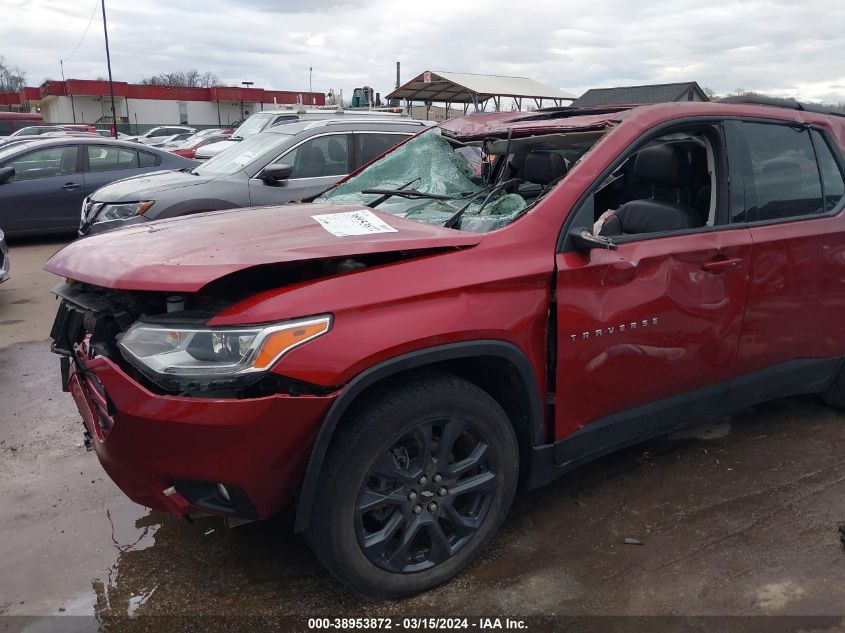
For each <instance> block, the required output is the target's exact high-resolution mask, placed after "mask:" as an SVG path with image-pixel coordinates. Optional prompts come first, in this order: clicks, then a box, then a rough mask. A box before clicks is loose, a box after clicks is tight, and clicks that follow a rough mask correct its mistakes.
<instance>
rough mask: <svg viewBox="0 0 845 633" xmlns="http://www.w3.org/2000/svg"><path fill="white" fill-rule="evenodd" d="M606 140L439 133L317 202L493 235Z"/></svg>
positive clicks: (407, 147)
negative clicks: (467, 139) (467, 137)
mask: <svg viewBox="0 0 845 633" xmlns="http://www.w3.org/2000/svg"><path fill="white" fill-rule="evenodd" d="M601 135H602V132H589V133H584V132H580V133H574V134H571V135H568V134H545V135H539V136H531V137H524V138H519V139H511V140H508V139H507V138H502V139H486V140H485V141H477V142H472V143H462V142H459V141H457V140H455V139H450V138H448V137H446V136H444V135H443V134H442V133H441V130H440V128H432V129H430V130H427V131H426V132H424V133H422V134H420V135H418V136H416V137H415V138H413V139H411V140H410V141H408V142H407V143H405V144H404V145H402V146H401V147H398V148H397V149H396V150H394V151H392V152H390V153H388V154H386V155H385V156H384V157H383V158H381V159H379V160H377V161H376V162H374V163H373V164H372V165H370V166H369V167H367V168H366V169H365V170H364V171H362V172H361V173H360V174H358V175H357V176H354V177H353V178H350V179H349V180H347V181H346V182H344V183H342V184H340V185H338V186H336V187H334V188H332V189H330V190H329V191H327V192H325V193H324V194H323V195H321V196H320V197H318V198H317V199H316V200H315V201H314V202H330V203H332V204H348V205H356V206H362V205H363V206H368V207H372V208H378V210H379V211H384V212H387V213H393V214H395V215H399V216H402V217H404V218H407V219H409V220H418V221H420V222H427V223H430V224H438V225H440V226H446V227H449V228H456V229H460V230H463V231H472V232H475V233H486V232H488V231H493V230H495V229H499V228H501V227H503V226H507V225H508V224H510V223H511V222H513V221H514V220H516V219H517V218H518V217H520V216H521V215H522V214H523V213H525V212H526V211H527V210H528V209H530V207H531V206H532V205H533V204H534V203H535V202H537V201H538V200H539V199H540V198H541V197H542V196H543V195H545V194H546V193H548V192H549V191H551V189H552V188H553V187H554V186H555V185H556V184H557V183H558V182H559V181H560V180H562V179H563V177H564V176H565V175H566V173H567V171H568V169H569V168H570V166H571V165H574V163H575V162H576V161H577V160H578V159H579V158H580V157H581V156H582V155H583V154H584V153H585V152H586V151H587V149H589V148H590V147H591V146H592V145H593V144H594V143H595V142H596V140H598V138H600V136H601ZM570 137H571V138H570Z"/></svg>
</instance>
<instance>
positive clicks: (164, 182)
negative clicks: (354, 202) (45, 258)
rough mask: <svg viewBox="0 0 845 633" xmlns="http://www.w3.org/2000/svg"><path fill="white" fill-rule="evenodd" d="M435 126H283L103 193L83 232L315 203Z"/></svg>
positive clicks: (89, 206) (404, 122) (372, 122)
mask: <svg viewBox="0 0 845 633" xmlns="http://www.w3.org/2000/svg"><path fill="white" fill-rule="evenodd" d="M429 125H430V124H429V123H428V122H425V121H414V120H410V119H398V118H397V119H395V120H391V119H384V120H380V119H376V118H370V119H366V120H365V119H352V120H350V119H328V120H322V121H298V122H294V123H287V124H285V125H279V126H276V127H273V128H270V129H268V130H265V131H264V132H260V133H258V134H255V135H253V136H250V137H249V138H247V139H244V140H243V141H240V142H239V143H236V144H234V145H232V146H231V147H230V148H228V149H227V150H226V151H224V152H223V153H221V154H218V155H217V156H215V157H214V158H212V159H210V160H208V161H207V162H205V163H203V164H201V165H199V166H198V167H196V168H194V169H187V170H180V171H162V172H156V173H153V174H147V175H144V176H142V177H140V178H127V179H125V180H120V181H118V182H114V183H112V184H110V185H106V186H105V187H102V188H101V189H98V190H97V191H95V192H94V193H92V194H91V195H90V196H89V197H88V198H86V200H85V201H84V203H83V208H82V218H81V222H80V227H79V233H80V235H87V234H89V233H100V232H102V231H107V230H110V229H113V228H117V227H121V226H126V225H130V224H138V223H143V222H147V221H149V220H156V219H161V218H172V217H177V216H182V215H188V214H192V213H200V212H203V211H216V210H220V209H232V208H236V207H255V206H261V205H270V204H282V203H286V202H293V201H298V200H302V199H304V198H309V197H312V196H315V195H317V194H319V193H321V192H322V191H324V190H325V189H327V188H328V187H330V186H331V185H333V184H334V183H336V182H337V181H338V180H340V179H341V178H343V177H344V176H346V175H347V174H349V173H351V172H353V171H355V170H356V169H358V168H359V167H361V166H363V165H365V164H366V163H368V162H370V160H372V159H373V158H375V157H376V156H378V155H380V154H382V153H383V152H385V151H387V150H388V149H390V148H391V147H393V146H394V145H397V144H398V143H400V142H401V141H403V140H405V139H406V138H408V137H409V136H412V135H414V134H416V133H418V132H421V131H422V130H424V129H426V128H427V127H428V126H429Z"/></svg>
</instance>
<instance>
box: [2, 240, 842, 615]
mask: <svg viewBox="0 0 845 633" xmlns="http://www.w3.org/2000/svg"><path fill="white" fill-rule="evenodd" d="M58 245H59V244H57V243H47V244H45V243H38V242H30V243H24V244H18V245H16V244H12V253H11V254H12V261H13V271H12V272H13V278H12V280H11V281H10V282H8V283H7V284H3V285H0V535H2V538H0V615H31V616H36V615H38V616H48V615H57V614H61V615H71V614H79V615H96V616H98V618H99V620H98V621H99V622H105V621H107V619H108V618H109V617H110V616H122V615H135V616H145V615H199V614H203V615H231V614H240V615H256V616H261V615H263V616H282V615H296V616H309V617H310V616H320V615H325V616H332V617H333V616H337V615H345V616H353V615H366V616H369V617H376V616H380V615H391V616H394V617H396V616H399V617H401V616H405V615H409V614H423V613H424V614H427V615H448V614H464V615H467V614H476V615H480V614H484V615H500V616H504V615H511V616H513V615H523V616H529V615H556V614H563V615H568V616H572V615H579V614H583V615H592V614H604V615H607V614H615V615H671V614H680V615H758V614H771V615H828V616H837V617H839V616H841V617H843V618H845V552H844V551H843V545H842V542H841V541H840V537H839V532H838V530H837V528H838V526H839V525H840V524H843V523H845V414H843V413H838V412H836V411H833V410H832V409H829V408H827V407H825V406H824V405H823V404H822V403H821V402H820V401H819V400H817V399H815V398H811V397H806V398H790V399H785V400H781V401H777V402H774V403H770V404H767V405H764V406H759V407H756V408H754V409H749V410H747V411H743V412H742V413H740V414H737V415H734V416H731V417H729V418H724V419H721V420H716V421H714V422H713V423H711V424H708V425H704V426H700V427H696V428H695V429H692V430H691V431H688V432H685V433H683V434H678V435H675V436H673V437H670V438H665V439H661V440H657V441H653V442H650V443H648V444H645V445H641V446H637V447H635V448H632V449H629V450H627V451H624V452H622V453H620V454H617V455H613V456H610V457H607V458H604V459H602V460H600V461H598V462H596V463H593V464H591V465H588V466H586V467H584V468H581V469H580V470H578V471H576V472H574V473H571V474H569V475H567V476H566V477H565V478H564V479H562V480H559V481H558V482H556V483H554V484H552V485H550V486H548V487H546V488H544V489H542V490H538V491H534V492H531V493H527V494H523V495H522V496H521V497H520V499H519V500H518V502H517V504H516V506H515V508H514V510H513V511H512V513H511V515H510V518H509V520H508V521H507V523H506V525H505V527H504V529H503V531H502V532H501V534H500V536H499V537H498V538H497V539H496V541H495V542H494V544H493V546H492V547H491V548H490V550H488V551H487V552H486V553H485V554H484V555H483V556H482V557H481V559H480V560H479V561H477V562H476V563H475V564H474V565H473V566H472V567H471V568H470V569H469V570H468V571H467V572H465V573H464V574H462V575H461V576H460V577H458V578H457V579H455V580H454V581H453V582H451V583H449V584H447V585H445V586H443V587H440V588H438V589H435V590H433V591H430V592H428V593H426V594H423V595H420V596H417V597H414V598H411V599H408V600H404V601H399V602H391V603H367V602H364V601H362V600H361V599H360V598H358V597H357V596H355V595H353V594H351V593H349V592H348V591H346V590H345V589H344V588H343V587H341V586H340V585H339V584H338V583H337V582H335V581H334V580H333V579H332V578H331V577H330V576H329V575H328V574H327V573H326V572H325V571H324V570H323V568H322V567H321V566H320V565H319V564H318V562H317V561H316V559H315V557H314V556H313V555H312V554H311V552H310V551H309V550H308V548H307V546H306V544H305V542H304V541H303V539H302V538H301V537H299V536H297V535H294V534H293V532H292V516H291V514H290V513H283V514H282V515H280V516H278V517H276V518H274V519H272V520H270V521H266V522H261V523H255V524H249V525H244V526H241V527H238V528H235V529H227V528H224V527H223V526H222V524H221V523H220V522H218V521H216V520H213V519H204V520H200V521H197V522H196V523H194V524H188V523H186V522H182V521H179V520H176V519H173V518H170V517H168V516H165V515H162V514H160V513H157V512H151V511H149V510H147V509H145V508H142V507H140V506H137V505H135V504H133V503H131V502H130V501H128V500H127V499H125V498H124V497H123V496H122V494H121V493H120V491H119V490H118V489H117V488H116V487H115V486H114V484H112V483H111V482H110V481H109V479H108V478H107V477H106V476H105V474H104V473H103V472H102V470H101V468H100V466H99V464H98V463H97V460H96V457H95V456H94V454H93V453H87V452H86V451H85V449H84V447H83V446H82V435H81V425H80V422H79V420H78V416H77V414H76V411H75V408H74V405H73V402H72V400H71V399H70V397H69V396H68V395H67V394H64V393H62V391H61V389H60V386H59V378H58V361H57V357H55V356H54V355H52V354H51V353H50V351H49V344H48V342H47V341H46V335H47V333H48V332H49V327H50V323H51V321H52V316H53V313H54V311H55V301H54V300H53V299H52V298H51V296H50V295H49V294H48V292H47V291H48V289H49V288H50V287H52V285H54V281H55V280H53V279H52V278H50V276H49V275H46V273H40V272H39V271H38V267H39V266H40V264H41V263H42V262H43V260H44V259H45V258H46V257H47V256H48V255H49V254H50V253H51V252H53V251H54V250H55V249H56V248H57V247H58ZM22 301H25V303H22ZM626 538H628V539H635V540H637V541H639V542H641V543H642V544H641V545H634V544H625V539H626ZM0 620H2V619H0ZM68 626H69V628H72V627H70V621H68ZM152 628H157V627H156V626H152ZM160 628H161V629H162V630H169V629H170V624H169V623H168V621H166V620H162V621H161V627H160ZM0 629H2V622H0Z"/></svg>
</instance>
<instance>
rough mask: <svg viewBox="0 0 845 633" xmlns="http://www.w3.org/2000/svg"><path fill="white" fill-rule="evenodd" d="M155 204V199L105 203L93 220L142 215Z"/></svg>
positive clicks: (99, 220)
mask: <svg viewBox="0 0 845 633" xmlns="http://www.w3.org/2000/svg"><path fill="white" fill-rule="evenodd" d="M154 204H155V200H147V201H146V202H126V203H123V204H106V205H103V208H102V209H100V212H99V213H98V214H97V219H96V220H95V222H105V221H106V220H124V219H126V218H132V217H135V216H136V215H144V213H146V212H147V210H149V208H150V207H151V206H153V205H154Z"/></svg>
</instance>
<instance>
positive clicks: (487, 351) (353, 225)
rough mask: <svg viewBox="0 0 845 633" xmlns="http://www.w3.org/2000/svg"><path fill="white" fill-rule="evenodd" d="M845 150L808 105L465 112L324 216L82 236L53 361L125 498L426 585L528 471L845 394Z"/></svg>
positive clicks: (837, 130)
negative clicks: (776, 401) (794, 401)
mask: <svg viewBox="0 0 845 633" xmlns="http://www.w3.org/2000/svg"><path fill="white" fill-rule="evenodd" d="M843 147H845V118H840V117H837V116H834V115H831V114H828V113H822V112H816V111H812V110H810V109H808V108H807V107H804V106H801V105H800V104H795V105H794V107H793V108H788V107H770V106H765V105H760V104H728V103H673V104H664V105H654V106H644V107H628V108H619V107H617V108H604V109H572V108H564V109H554V110H543V111H537V112H529V113H525V112H522V113H514V112H507V113H495V114H479V115H472V116H468V117H464V118H462V119H457V120H452V121H448V122H446V123H444V124H442V125H441V126H439V127H435V128H430V129H427V130H426V131H424V132H422V133H421V134H418V135H417V136H415V137H413V138H411V139H410V140H408V141H406V142H404V143H403V144H401V145H399V146H397V147H396V148H395V149H393V150H391V151H389V152H387V153H385V154H384V155H382V156H381V157H380V158H378V159H376V160H375V161H374V162H372V163H370V164H369V165H368V166H366V167H364V168H363V169H362V170H359V171H358V172H357V173H355V174H353V175H351V176H350V177H348V178H347V179H345V180H344V181H342V182H341V183H340V184H338V185H336V186H334V187H333V188H331V189H329V190H328V191H327V192H325V193H324V194H322V195H321V196H320V197H318V198H317V199H316V200H313V201H312V202H311V203H309V204H299V205H296V204H294V205H285V206H276V207H262V208H254V209H248V210H245V211H244V210H230V211H218V212H210V213H206V214H203V215H201V216H194V217H185V218H176V219H172V220H163V221H159V222H153V223H150V224H147V225H144V226H135V227H129V228H126V229H124V230H120V231H117V232H113V233H106V234H103V235H97V236H94V237H89V238H85V239H82V240H78V241H76V242H74V243H73V244H71V245H70V246H68V247H66V248H65V249H64V250H62V251H60V252H59V253H58V254H56V255H55V256H54V257H53V258H52V259H51V260H50V261H49V262H48V263H47V265H46V269H47V270H49V271H51V272H53V273H55V274H56V275H59V276H60V277H62V278H64V279H65V280H63V281H62V283H61V284H60V285H59V286H58V287H57V288H56V292H57V294H58V295H59V296H60V297H61V298H62V303H61V307H60V308H59V312H58V315H57V318H56V322H55V325H54V327H53V331H52V337H53V339H54V344H53V349H54V351H55V352H57V353H58V354H60V355H61V356H62V358H61V367H62V381H63V384H64V385H65V386H66V388H67V389H68V390H70V392H71V393H72V394H73V397H74V399H75V401H76V403H77V405H78V407H79V411H80V413H81V415H82V418H83V421H84V425H85V429H86V433H87V435H88V438H87V439H88V442H89V444H90V445H91V446H93V448H94V450H96V452H97V455H98V457H99V459H100V461H101V462H102V465H103V467H104V468H105V470H106V471H107V472H108V473H109V475H110V476H111V477H112V478H113V479H114V481H115V482H116V483H117V484H118V485H119V486H120V487H121V488H122V489H123V490H124V491H125V492H126V494H127V495H129V497H131V498H132V499H134V500H135V501H137V502H138V503H141V504H143V505H146V506H149V507H152V508H156V509H158V510H162V511H165V512H170V513H172V514H175V515H179V516H185V517H190V516H194V515H199V514H208V513H210V514H215V515H220V516H223V517H226V518H227V519H228V521H229V522H230V523H237V522H242V521H248V520H253V519H262V518H265V517H267V516H269V515H271V514H273V513H275V512H276V511H278V510H279V509H280V508H281V507H283V506H285V505H286V504H292V503H293V504H295V505H296V528H297V529H298V530H303V531H305V533H306V536H307V538H308V540H309V542H310V543H311V545H312V546H313V548H314V551H315V553H316V554H317V556H318V557H319V558H320V559H321V560H322V561H323V563H324V564H325V565H326V567H328V568H329V569H330V570H331V571H332V573H333V574H335V575H336V576H337V577H338V578H340V579H341V580H343V581H344V582H345V583H346V584H347V585H349V586H350V587H351V588H353V589H354V590H356V591H358V592H361V593H363V594H366V595H369V596H378V597H387V598H395V597H399V596H404V595H407V594H412V593H414V592H418V591H421V590H425V589H428V588H430V587H432V586H433V585H436V584H438V583H441V582H443V581H446V580H448V579H449V578H451V577H452V576H454V575H455V574H457V573H458V572H460V571H461V570H462V569H463V568H464V567H466V566H467V564H468V563H469V562H470V561H471V560H472V559H473V558H474V557H475V556H476V555H477V554H478V553H479V551H480V550H481V549H482V548H484V546H485V545H487V544H488V543H490V541H491V540H492V539H493V537H494V535H495V533H496V531H497V529H498V528H499V526H500V525H501V524H502V521H504V519H505V515H506V514H507V511H508V508H509V507H510V505H511V501H512V500H513V497H514V494H515V493H516V491H517V489H518V483H520V484H521V486H522V487H523V488H527V489H530V488H535V487H537V486H541V485H543V484H545V483H547V482H549V481H550V480H552V479H554V478H555V477H557V476H559V475H561V474H563V473H565V472H567V471H569V470H570V469H572V468H573V467H575V466H578V465H579V464H583V463H584V462H587V461H588V460H591V459H594V458H596V457H598V456H600V455H603V454H606V453H608V452H610V451H613V450H615V449H618V448H620V447H624V446H626V445H630V444H633V443H636V442H640V441H642V440H644V439H646V438H649V437H653V436H656V435H659V434H664V433H667V432H669V431H672V430H674V429H676V428H678V427H679V426H682V425H687V424H690V423H692V422H696V421H698V420H700V419H701V418H703V417H704V416H712V415H716V414H724V413H726V412H730V411H736V410H738V409H741V408H743V407H747V406H749V405H753V404H755V403H759V402H762V401H764V400H767V399H772V398H778V397H781V396H785V395H789V394H799V393H818V394H822V395H823V397H824V398H825V399H826V400H827V401H828V402H829V403H831V404H833V405H836V406H843V405H845V375H843V372H842V359H843V357H845V332H844V331H843V328H842V320H843V318H845V214H843V213H842V209H843V198H844V197H845V184H843V167H845V160H843Z"/></svg>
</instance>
